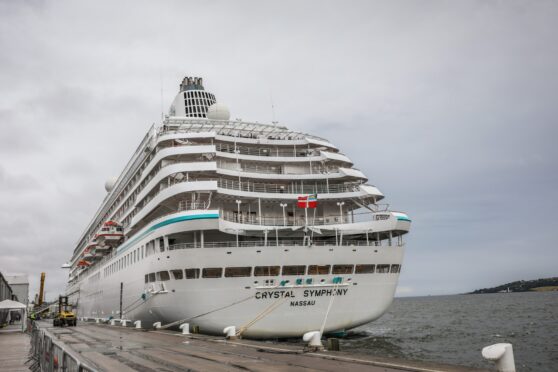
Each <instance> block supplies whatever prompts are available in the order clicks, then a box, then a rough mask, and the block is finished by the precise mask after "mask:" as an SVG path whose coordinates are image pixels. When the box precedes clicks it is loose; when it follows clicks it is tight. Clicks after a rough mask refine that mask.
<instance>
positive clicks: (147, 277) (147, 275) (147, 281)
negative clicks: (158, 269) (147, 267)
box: [145, 274, 149, 283]
mask: <svg viewBox="0 0 558 372" xmlns="http://www.w3.org/2000/svg"><path fill="white" fill-rule="evenodd" d="M145 282H146V283H149V274H145Z"/></svg>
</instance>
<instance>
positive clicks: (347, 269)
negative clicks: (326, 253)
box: [332, 265, 353, 274]
mask: <svg viewBox="0 0 558 372" xmlns="http://www.w3.org/2000/svg"><path fill="white" fill-rule="evenodd" d="M352 273H353V265H333V270H332V274H352Z"/></svg>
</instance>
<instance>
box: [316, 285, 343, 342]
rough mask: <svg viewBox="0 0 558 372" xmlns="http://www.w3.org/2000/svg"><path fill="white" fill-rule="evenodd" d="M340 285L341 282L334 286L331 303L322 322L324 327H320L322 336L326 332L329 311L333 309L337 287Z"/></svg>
mask: <svg viewBox="0 0 558 372" xmlns="http://www.w3.org/2000/svg"><path fill="white" fill-rule="evenodd" d="M338 287H339V283H336V284H335V286H334V287H333V295H332V296H331V297H330V299H329V304H328V305H327V310H326V313H325V316H324V321H323V322H322V327H321V328H320V337H321V336H322V335H323V334H324V329H325V325H326V322H327V317H328V315H329V311H330V310H331V305H333V300H334V299H335V295H336V294H337V288H338Z"/></svg>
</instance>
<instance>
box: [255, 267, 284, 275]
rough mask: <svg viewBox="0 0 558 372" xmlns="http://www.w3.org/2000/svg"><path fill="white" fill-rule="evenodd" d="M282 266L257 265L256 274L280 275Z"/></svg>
mask: <svg viewBox="0 0 558 372" xmlns="http://www.w3.org/2000/svg"><path fill="white" fill-rule="evenodd" d="M279 269H280V266H256V267H254V276H277V275H279Z"/></svg>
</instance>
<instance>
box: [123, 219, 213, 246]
mask: <svg viewBox="0 0 558 372" xmlns="http://www.w3.org/2000/svg"><path fill="white" fill-rule="evenodd" d="M215 218H219V214H218V213H207V214H194V215H188V216H179V217H173V218H169V219H168V220H165V221H161V222H159V223H156V224H155V225H153V226H151V227H150V228H149V229H147V230H146V231H144V232H143V233H141V234H140V235H138V236H136V237H135V238H133V239H132V240H130V241H128V242H126V243H125V244H124V245H123V246H121V247H120V248H118V249H117V253H118V254H120V253H122V252H124V251H125V250H126V249H127V248H129V246H130V245H132V244H133V243H135V242H136V241H138V240H140V239H142V238H145V237H146V236H147V235H149V234H151V233H152V232H153V231H155V230H157V229H159V228H161V227H165V226H168V225H172V224H173V223H178V222H182V221H191V220H204V219H215Z"/></svg>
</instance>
